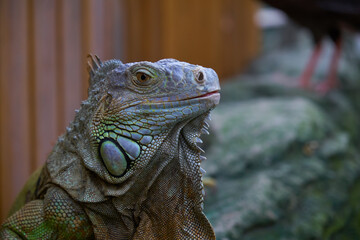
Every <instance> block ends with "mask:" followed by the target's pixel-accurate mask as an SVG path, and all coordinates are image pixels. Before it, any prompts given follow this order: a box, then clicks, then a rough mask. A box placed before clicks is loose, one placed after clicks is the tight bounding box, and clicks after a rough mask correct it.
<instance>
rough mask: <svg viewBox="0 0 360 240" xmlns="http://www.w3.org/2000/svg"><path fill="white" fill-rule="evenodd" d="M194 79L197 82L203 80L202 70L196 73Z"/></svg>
mask: <svg viewBox="0 0 360 240" xmlns="http://www.w3.org/2000/svg"><path fill="white" fill-rule="evenodd" d="M196 81H197V82H199V83H203V82H204V81H205V77H204V73H203V72H202V71H200V72H199V73H198V75H197V77H196Z"/></svg>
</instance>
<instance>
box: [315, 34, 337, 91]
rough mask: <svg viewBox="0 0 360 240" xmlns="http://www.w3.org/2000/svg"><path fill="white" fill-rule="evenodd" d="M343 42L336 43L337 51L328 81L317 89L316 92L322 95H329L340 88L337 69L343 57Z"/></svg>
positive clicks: (335, 51) (332, 60)
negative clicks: (336, 88) (334, 89)
mask: <svg viewBox="0 0 360 240" xmlns="http://www.w3.org/2000/svg"><path fill="white" fill-rule="evenodd" d="M341 49H342V41H341V39H339V40H337V41H336V42H335V50H334V53H333V56H332V58H331V62H330V68H329V73H328V76H327V79H326V80H325V81H324V82H322V83H321V84H319V86H317V87H316V90H317V91H319V92H322V93H327V92H328V91H330V90H331V89H333V88H335V87H337V86H338V84H339V82H338V78H337V68H338V65H339V59H340V56H341Z"/></svg>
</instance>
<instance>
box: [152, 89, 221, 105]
mask: <svg viewBox="0 0 360 240" xmlns="http://www.w3.org/2000/svg"><path fill="white" fill-rule="evenodd" d="M216 95H218V96H219V97H220V93H219V90H215V91H211V92H207V93H204V94H202V95H196V96H188V95H186V96H170V97H160V98H152V99H147V100H146V101H145V104H165V103H173V104H174V103H181V102H184V101H189V100H200V99H206V98H209V97H211V96H216Z"/></svg>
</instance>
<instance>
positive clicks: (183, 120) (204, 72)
mask: <svg viewBox="0 0 360 240" xmlns="http://www.w3.org/2000/svg"><path fill="white" fill-rule="evenodd" d="M90 66H91V70H90V86H89V90H88V95H89V97H88V99H87V100H86V101H84V102H83V103H82V105H81V108H80V109H79V111H77V113H76V116H75V119H74V121H73V122H71V123H70V125H69V127H68V128H67V130H66V133H65V134H64V135H62V136H61V137H59V139H58V141H57V143H56V145H55V146H54V148H53V150H52V152H51V153H50V155H49V156H48V159H47V161H46V163H45V165H44V166H43V167H42V168H41V169H40V170H39V171H37V173H35V174H34V175H33V176H32V177H31V179H32V181H30V182H29V183H28V184H27V185H26V187H25V189H24V190H23V191H22V194H20V195H21V196H19V197H18V200H17V201H16V204H15V205H14V207H13V209H12V212H11V214H10V216H9V217H8V218H7V219H6V221H5V222H4V223H3V225H2V226H1V228H0V238H1V239H215V235H214V232H213V229H212V227H211V225H210V223H209V222H208V220H207V218H206V217H205V215H204V214H203V212H202V204H203V185H202V181H201V177H202V169H201V167H200V162H201V160H202V158H203V157H202V156H201V153H202V150H201V149H200V148H199V147H198V146H197V143H199V142H201V140H200V138H199V136H200V134H201V133H204V132H205V133H207V118H208V117H209V112H210V111H211V110H212V109H213V108H214V107H215V106H216V105H217V104H218V102H219V99H220V94H219V89H220V87H219V81H218V77H217V75H216V73H215V71H214V70H212V69H210V68H204V67H201V66H198V65H192V64H189V63H185V62H180V61H177V60H174V59H163V60H160V61H158V62H155V63H152V62H137V63H127V64H124V63H122V62H121V61H119V60H109V61H106V62H104V63H102V62H101V61H100V60H99V59H98V58H94V57H92V62H91V64H90Z"/></svg>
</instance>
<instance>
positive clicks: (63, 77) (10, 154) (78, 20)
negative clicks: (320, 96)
mask: <svg viewBox="0 0 360 240" xmlns="http://www.w3.org/2000/svg"><path fill="white" fill-rule="evenodd" d="M255 8H256V5H255V3H253V2H252V0H242V1H236V0H197V1H193V0H61V1H59V0H0V223H1V222H2V221H3V219H4V218H5V216H6V214H7V211H8V209H9V208H10V206H11V203H12V201H13V200H14V198H15V197H16V195H17V193H18V192H19V191H20V190H21V187H22V186H23V184H24V182H25V181H26V179H27V178H28V177H29V175H30V174H31V172H32V171H34V170H35V169H36V168H37V167H39V166H40V165H41V164H43V163H44V161H45V160H46V156H47V155H48V154H49V152H50V151H51V148H52V146H53V145H54V143H55V142H56V139H57V137H58V136H59V135H60V134H61V133H62V132H63V131H64V129H65V127H66V125H67V124H68V123H69V121H70V120H71V119H72V118H73V117H74V110H75V109H76V108H78V107H79V106H80V102H81V100H82V99H85V98H86V91H87V72H86V56H87V54H88V53H94V54H97V55H98V56H100V58H101V59H111V58H119V59H121V60H123V61H125V62H127V61H139V60H158V59H160V58H164V57H172V58H178V59H179V60H185V61H189V62H192V63H197V64H201V65H205V66H209V67H213V68H214V69H215V70H217V72H218V73H219V75H220V76H230V75H232V74H235V73H238V72H239V71H240V70H241V69H242V68H243V67H244V65H245V64H246V63H247V62H248V61H249V60H250V59H251V58H252V57H253V56H254V55H255V54H256V51H257V49H258V32H257V29H256V28H255V26H254V24H253V21H252V18H253V17H252V14H253V12H254V10H255Z"/></svg>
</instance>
